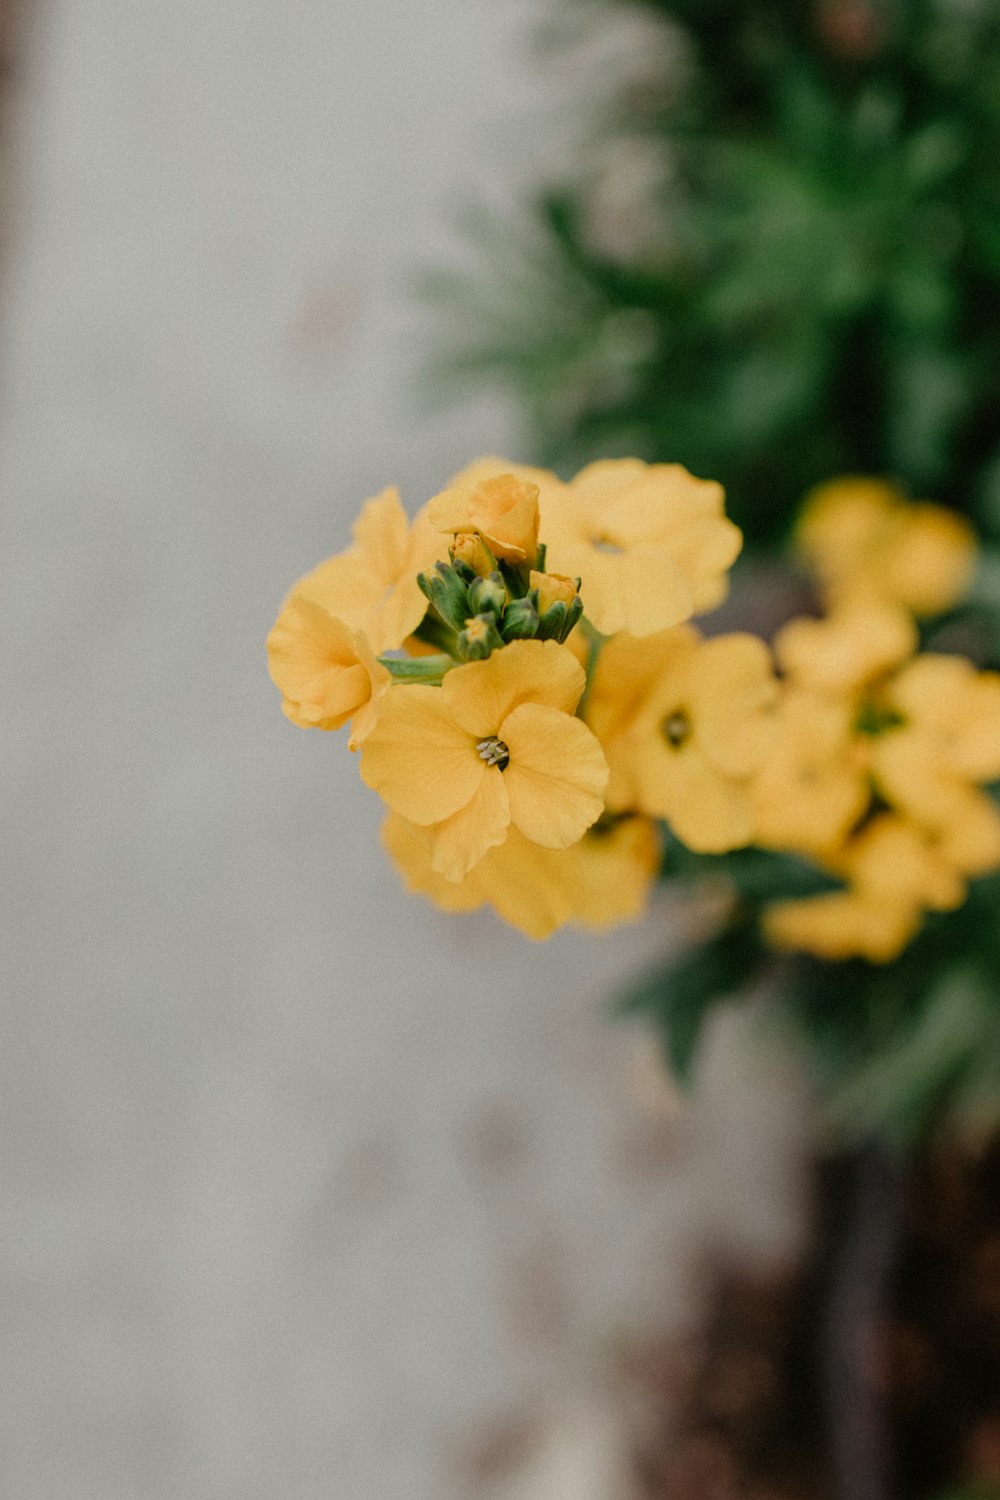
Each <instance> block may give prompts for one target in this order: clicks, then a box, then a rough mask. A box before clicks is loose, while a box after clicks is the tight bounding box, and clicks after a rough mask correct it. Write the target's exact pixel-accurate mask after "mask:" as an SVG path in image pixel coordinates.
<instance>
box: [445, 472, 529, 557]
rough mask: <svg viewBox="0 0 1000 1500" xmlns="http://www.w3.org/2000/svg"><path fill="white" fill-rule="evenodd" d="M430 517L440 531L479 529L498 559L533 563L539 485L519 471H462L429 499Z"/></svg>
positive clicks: (477, 532)
mask: <svg viewBox="0 0 1000 1500" xmlns="http://www.w3.org/2000/svg"><path fill="white" fill-rule="evenodd" d="M466 472H468V471H466ZM427 517H428V520H429V521H430V523H431V525H432V526H433V527H434V528H435V530H437V531H441V532H450V533H451V534H452V535H455V536H459V535H465V534H467V533H469V532H475V533H476V535H478V536H480V537H482V539H483V541H484V542H485V543H486V545H487V547H489V549H490V551H491V552H492V553H493V556H494V557H496V558H501V559H503V560H504V561H506V562H511V563H522V564H523V563H527V564H528V565H529V566H530V565H531V564H532V563H534V561H535V557H536V554H537V552H538V486H537V485H536V484H533V483H532V482H531V481H530V480H529V479H524V478H522V477H521V476H520V475H518V474H510V473H500V474H488V475H484V474H480V473H478V472H475V473H474V474H473V477H471V478H467V477H465V476H464V475H459V477H458V479H457V480H455V481H453V482H452V484H451V485H450V486H449V487H448V489H446V490H442V492H441V494H440V495H435V497H434V499H433V500H431V501H430V502H429V503H428V506H427Z"/></svg>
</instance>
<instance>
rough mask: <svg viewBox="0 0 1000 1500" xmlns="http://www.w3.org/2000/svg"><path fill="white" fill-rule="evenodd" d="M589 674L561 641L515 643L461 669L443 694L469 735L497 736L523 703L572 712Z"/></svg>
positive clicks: (451, 675)
mask: <svg viewBox="0 0 1000 1500" xmlns="http://www.w3.org/2000/svg"><path fill="white" fill-rule="evenodd" d="M586 680H587V679H586V675H585V673H584V671H583V669H582V667H581V666H580V663H579V662H578V661H577V660H576V658H575V656H574V655H573V653H572V652H571V651H567V650H566V648H565V646H560V645H559V644H558V642H557V641H512V642H511V644H510V645H509V646H505V647H504V648H503V649H502V650H501V651H494V652H493V654H492V655H491V656H488V657H487V658H486V659H485V661H473V662H468V663H467V665H465V666H464V667H455V668H453V669H452V671H450V672H449V673H448V674H447V676H446V677H445V679H444V682H443V683H442V685H441V693H442V694H443V696H444V700H445V702H446V703H447V704H448V707H449V710H450V711H451V713H452V714H453V715H454V718H455V721H456V723H458V724H461V725H462V727H463V728H464V729H466V730H467V731H468V732H469V734H472V735H475V736H476V737H477V738H482V737H484V736H487V735H492V734H496V733H497V732H498V731H499V727H500V725H501V723H502V722H503V720H504V719H505V718H506V717H507V715H508V714H509V713H510V711H511V710H512V709H513V708H515V707H516V706H517V705H518V704H519V703H527V702H531V703H544V704H547V705H548V706H549V707H550V708H558V709H561V710H562V711H563V713H566V714H571V713H572V712H573V710H574V709H575V708H576V706H577V704H578V703H579V701H580V697H581V695H582V693H583V689H584V686H585V685H586Z"/></svg>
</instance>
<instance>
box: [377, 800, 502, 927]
mask: <svg viewBox="0 0 1000 1500" xmlns="http://www.w3.org/2000/svg"><path fill="white" fill-rule="evenodd" d="M382 843H383V844H384V846H385V848H386V849H387V850H388V851H389V854H390V855H391V857H392V859H393V862H394V863H395V865H396V868H397V869H398V870H399V872H400V874H401V875H402V877H403V880H404V882H405V884H406V888H407V890H409V891H413V892H415V893H418V894H420V895H422V896H429V897H430V898H431V900H432V901H433V902H435V904H436V905H437V906H440V907H442V908H443V909H444V910H445V911H473V910H474V909H475V908H476V907H477V906H482V904H483V901H484V900H485V897H484V896H483V894H482V891H481V890H480V889H479V887H478V886H477V885H476V883H475V882H474V881H473V880H464V881H461V882H457V881H454V880H445V878H444V876H443V875H438V874H436V873H435V871H434V870H433V869H432V868H431V855H432V853H433V849H434V829H433V828H422V827H421V826H420V825H419V824H417V823H411V822H410V821H409V819H407V818H403V817H400V815H399V813H395V812H390V813H389V814H388V816H387V817H386V819H385V822H384V823H383V824H382Z"/></svg>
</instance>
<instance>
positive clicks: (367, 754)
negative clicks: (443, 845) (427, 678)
mask: <svg viewBox="0 0 1000 1500" xmlns="http://www.w3.org/2000/svg"><path fill="white" fill-rule="evenodd" d="M485 772H486V766H485V765H484V763H483V762H482V761H481V760H480V759H479V756H478V755H477V753H476V746H475V741H474V740H473V739H472V738H471V737H470V736H469V735H468V734H466V733H465V732H464V731H463V730H462V729H460V728H459V726H458V725H457V724H456V723H455V721H454V719H453V718H452V717H451V714H450V713H449V712H448V705H447V703H446V702H445V700H444V695H443V693H442V691H441V689H440V688H435V687H423V686H417V687H411V686H409V685H407V686H400V685H398V684H397V685H395V686H394V687H392V688H391V689H390V690H389V692H387V693H386V695H385V697H384V698H383V699H382V703H381V706H380V709H379V715H378V719H377V720H376V723H375V726H374V728H373V729H372V730H371V732H370V733H369V735H368V737H367V738H366V740H365V742H364V744H363V746H362V747H361V776H362V779H363V780H364V781H365V782H366V783H367V785H368V786H370V787H371V788H372V789H373V790H374V791H376V792H378V793H379V795H380V796H381V797H383V798H384V799H385V801H386V802H387V803H388V804H389V806H390V807H391V808H393V809H394V810H395V811H396V812H399V813H402V815H403V817H404V818H409V819H410V821H411V822H413V823H424V824H426V823H440V822H441V821H442V820H443V819H444V818H449V817H451V815H452V813H456V812H458V810H459V809H460V808H462V807H464V806H465V804H466V803H467V802H469V801H471V799H472V797H474V796H475V794H476V792H477V791H478V790H479V786H480V783H481V781H482V779H483V776H484V775H485Z"/></svg>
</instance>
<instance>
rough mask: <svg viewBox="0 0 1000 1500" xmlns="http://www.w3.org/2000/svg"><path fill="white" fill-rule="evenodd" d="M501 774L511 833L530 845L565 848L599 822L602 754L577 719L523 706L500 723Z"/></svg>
mask: <svg viewBox="0 0 1000 1500" xmlns="http://www.w3.org/2000/svg"><path fill="white" fill-rule="evenodd" d="M499 734H500V738H501V739H502V740H503V741H504V743H505V744H506V745H507V747H508V749H509V751H510V763H509V765H508V766H507V769H506V771H505V772H504V773H503V774H504V777H505V780H506V783H507V791H508V794H509V796H510V816H511V821H512V823H513V824H514V826H515V828H517V829H519V830H520V831H521V833H523V834H524V836H525V838H528V839H530V840H531V841H532V842H533V843H535V844H542V845H544V846H545V847H547V848H550V849H565V848H568V846H569V845H570V844H573V843H576V841H577V839H579V838H581V837H582V836H583V834H584V833H585V832H586V830H587V829H588V828H589V827H590V826H591V824H592V823H595V822H596V821H597V819H598V818H599V817H600V815H601V812H602V811H603V808H604V800H603V792H604V788H605V786H606V785H607V781H608V766H607V761H606V760H605V758H604V752H603V751H602V750H601V747H600V745H599V744H598V742H597V740H596V739H595V737H594V735H593V734H592V733H591V731H590V730H589V729H588V728H587V726H586V724H584V723H583V721H582V720H580V719H574V718H571V717H570V716H569V715H568V714H565V713H560V712H559V711H558V710H557V709H554V708H548V707H545V706H543V705H542V704H539V703H522V704H520V705H519V706H518V707H517V708H515V709H514V710H513V711H512V712H511V713H510V714H509V715H508V716H507V718H506V719H505V720H504V721H503V723H502V725H501V726H500V730H499Z"/></svg>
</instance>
